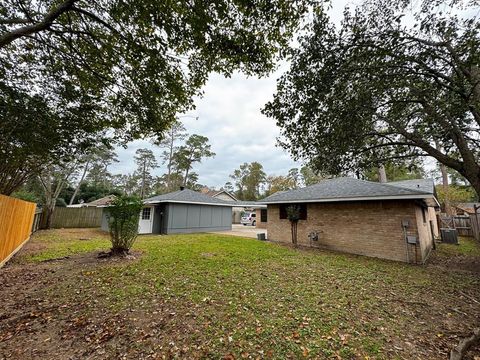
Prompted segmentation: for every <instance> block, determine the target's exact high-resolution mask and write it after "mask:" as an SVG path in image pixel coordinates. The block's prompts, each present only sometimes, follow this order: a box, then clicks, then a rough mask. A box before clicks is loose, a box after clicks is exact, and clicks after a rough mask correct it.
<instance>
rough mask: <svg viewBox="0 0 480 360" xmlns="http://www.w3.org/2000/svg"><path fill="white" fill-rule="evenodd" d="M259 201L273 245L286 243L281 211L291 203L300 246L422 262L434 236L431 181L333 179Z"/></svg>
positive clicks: (434, 201) (287, 224) (284, 215)
mask: <svg viewBox="0 0 480 360" xmlns="http://www.w3.org/2000/svg"><path fill="white" fill-rule="evenodd" d="M261 203H263V204H266V205H267V218H268V221H267V231H268V239H269V240H273V241H279V242H284V243H291V232H290V222H289V220H288V219H287V212H286V209H287V207H288V206H291V205H297V206H299V207H300V215H301V220H299V222H298V244H299V245H304V246H312V247H319V248H328V249H332V250H336V251H343V252H349V253H354V254H360V255H366V256H372V257H379V258H384V259H390V260H397V261H404V262H411V263H423V262H424V261H425V260H426V259H427V257H428V255H429V254H430V251H431V249H432V246H433V244H434V238H435V237H437V236H438V227H437V221H436V213H435V208H438V206H439V204H438V201H437V199H436V193H435V187H434V183H433V180H423V179H420V180H408V181H398V182H390V183H375V182H370V181H363V180H358V179H352V178H336V179H329V180H325V181H322V182H320V183H318V184H316V185H312V186H308V187H305V188H301V189H296V190H290V191H285V192H281V193H276V194H273V195H271V196H269V197H267V198H265V199H263V200H262V201H261Z"/></svg>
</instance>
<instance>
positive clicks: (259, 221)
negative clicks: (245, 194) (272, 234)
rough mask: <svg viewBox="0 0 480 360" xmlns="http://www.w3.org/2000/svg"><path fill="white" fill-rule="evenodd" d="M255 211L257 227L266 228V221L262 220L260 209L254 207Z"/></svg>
mask: <svg viewBox="0 0 480 360" xmlns="http://www.w3.org/2000/svg"><path fill="white" fill-rule="evenodd" d="M255 213H256V214H257V217H256V219H257V228H259V229H266V228H267V223H266V222H262V210H261V209H256V210H255ZM267 221H268V214H267Z"/></svg>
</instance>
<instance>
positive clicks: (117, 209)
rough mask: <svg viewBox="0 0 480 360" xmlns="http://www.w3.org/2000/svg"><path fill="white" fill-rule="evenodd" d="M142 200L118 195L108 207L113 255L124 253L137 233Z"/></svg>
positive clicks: (131, 244)
mask: <svg viewBox="0 0 480 360" xmlns="http://www.w3.org/2000/svg"><path fill="white" fill-rule="evenodd" d="M142 208H143V202H142V200H140V199H139V198H136V197H129V196H118V197H116V198H115V200H114V201H113V202H112V204H111V206H109V207H108V224H109V228H110V240H111V242H112V254H113V255H126V254H128V251H129V250H130V248H131V247H132V246H133V243H134V242H135V240H136V238H137V235H138V221H139V219H140V211H141V210H142Z"/></svg>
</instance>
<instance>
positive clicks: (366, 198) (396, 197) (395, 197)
mask: <svg viewBox="0 0 480 360" xmlns="http://www.w3.org/2000/svg"><path fill="white" fill-rule="evenodd" d="M431 198H433V199H435V202H436V203H437V204H438V201H437V199H436V198H435V197H434V196H433V194H421V195H392V196H378V197H372V196H362V197H349V198H348V197H345V198H333V199H313V200H312V199H308V200H272V201H259V203H261V204H267V205H268V204H289V203H292V204H299V203H329V202H342V201H375V200H408V199H431Z"/></svg>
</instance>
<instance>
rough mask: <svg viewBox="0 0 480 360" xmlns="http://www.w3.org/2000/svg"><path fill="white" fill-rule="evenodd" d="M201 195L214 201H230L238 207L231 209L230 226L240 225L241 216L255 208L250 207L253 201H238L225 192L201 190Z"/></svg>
mask: <svg viewBox="0 0 480 360" xmlns="http://www.w3.org/2000/svg"><path fill="white" fill-rule="evenodd" d="M201 193H202V194H205V195H207V196H211V197H213V198H215V199H220V200H225V201H232V202H235V203H236V204H237V205H238V206H234V207H233V208H232V224H240V220H241V219H242V214H243V213H244V212H246V211H252V212H254V211H255V207H252V204H255V202H254V201H240V200H238V199H237V198H236V197H235V196H234V195H233V194H232V193H230V192H228V191H225V190H210V189H209V188H203V189H202V190H201Z"/></svg>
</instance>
